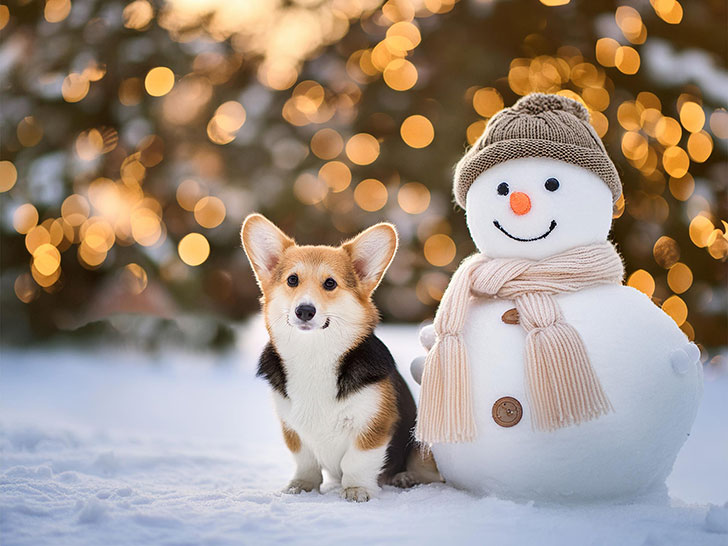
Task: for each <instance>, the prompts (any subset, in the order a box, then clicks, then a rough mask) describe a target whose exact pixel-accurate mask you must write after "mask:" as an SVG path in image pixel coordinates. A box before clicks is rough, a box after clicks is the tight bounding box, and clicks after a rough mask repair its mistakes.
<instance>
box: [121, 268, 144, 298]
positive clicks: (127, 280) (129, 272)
mask: <svg viewBox="0 0 728 546" xmlns="http://www.w3.org/2000/svg"><path fill="white" fill-rule="evenodd" d="M148 282H149V279H148V277H147V272H146V271H144V268H143V267H142V266H140V265H139V264H136V263H130V264H127V265H126V266H124V269H122V270H121V283H122V285H123V286H124V288H125V289H126V290H127V291H128V292H130V293H132V294H135V295H136V294H141V293H142V292H144V289H145V288H146V287H147V284H148Z"/></svg>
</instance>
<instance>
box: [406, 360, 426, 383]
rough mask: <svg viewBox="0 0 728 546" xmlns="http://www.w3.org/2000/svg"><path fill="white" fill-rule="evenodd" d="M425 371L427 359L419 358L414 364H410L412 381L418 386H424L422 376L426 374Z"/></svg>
mask: <svg viewBox="0 0 728 546" xmlns="http://www.w3.org/2000/svg"><path fill="white" fill-rule="evenodd" d="M424 371H425V357H424V356H418V357H417V358H415V359H414V360H413V361H412V364H410V373H411V374H412V379H414V380H415V382H416V383H417V384H418V385H421V384H422V374H423V373H424Z"/></svg>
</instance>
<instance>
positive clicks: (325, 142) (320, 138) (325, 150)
mask: <svg viewBox="0 0 728 546" xmlns="http://www.w3.org/2000/svg"><path fill="white" fill-rule="evenodd" d="M343 149H344V139H343V138H341V135H340V134H339V133H338V132H337V131H336V130H335V129H330V128H325V129H320V130H319V131H316V133H314V135H313V136H312V137H311V151H312V152H313V153H314V155H315V156H316V157H318V158H320V159H334V158H335V157H338V155H339V154H340V153H341V151H342V150H343Z"/></svg>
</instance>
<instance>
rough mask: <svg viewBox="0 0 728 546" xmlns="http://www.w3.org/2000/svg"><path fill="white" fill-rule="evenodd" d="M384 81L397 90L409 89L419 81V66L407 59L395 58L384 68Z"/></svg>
mask: <svg viewBox="0 0 728 546" xmlns="http://www.w3.org/2000/svg"><path fill="white" fill-rule="evenodd" d="M383 76H384V82H385V83H386V84H387V85H388V86H389V87H391V88H392V89H394V90H395V91H407V90H408V89H412V87H414V85H415V84H416V83H417V68H415V65H413V64H412V63H411V62H409V61H408V60H406V59H394V60H393V61H391V62H390V63H389V64H388V65H387V68H385V69H384V73H383Z"/></svg>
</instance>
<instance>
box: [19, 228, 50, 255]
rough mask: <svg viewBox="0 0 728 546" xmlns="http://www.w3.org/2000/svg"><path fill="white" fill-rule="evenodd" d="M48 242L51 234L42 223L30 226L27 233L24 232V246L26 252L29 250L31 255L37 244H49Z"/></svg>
mask: <svg viewBox="0 0 728 546" xmlns="http://www.w3.org/2000/svg"><path fill="white" fill-rule="evenodd" d="M50 242H51V234H50V232H49V231H48V230H47V229H46V228H45V227H43V226H42V225H40V226H35V227H32V228H31V229H30V230H29V231H28V233H26V234H25V248H27V249H28V252H30V254H31V255H32V254H33V252H35V250H36V249H37V248H38V247H39V246H41V245H45V244H50Z"/></svg>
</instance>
